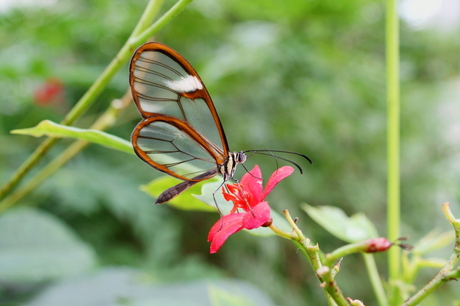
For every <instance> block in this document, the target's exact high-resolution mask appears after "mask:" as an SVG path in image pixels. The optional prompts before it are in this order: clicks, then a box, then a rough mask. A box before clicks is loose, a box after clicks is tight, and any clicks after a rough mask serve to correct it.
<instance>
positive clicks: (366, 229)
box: [302, 204, 378, 243]
mask: <svg viewBox="0 0 460 306" xmlns="http://www.w3.org/2000/svg"><path fill="white" fill-rule="evenodd" d="M302 209H303V210H304V211H305V212H306V213H307V214H308V215H309V216H310V218H312V219H313V220H315V221H316V222H317V223H318V224H319V225H321V226H322V227H323V228H324V229H326V230H327V231H328V232H329V233H331V234H332V235H333V236H335V237H337V238H339V239H341V240H343V241H346V242H349V243H351V242H357V241H361V240H363V239H367V238H372V237H378V233H377V230H376V228H375V226H374V225H373V224H372V222H371V221H370V220H369V219H368V218H367V217H366V216H365V215H364V214H361V213H358V214H355V215H353V216H351V217H348V216H347V215H346V214H345V213H344V212H343V210H341V209H340V208H337V207H333V206H318V207H313V206H310V205H308V204H304V205H302Z"/></svg>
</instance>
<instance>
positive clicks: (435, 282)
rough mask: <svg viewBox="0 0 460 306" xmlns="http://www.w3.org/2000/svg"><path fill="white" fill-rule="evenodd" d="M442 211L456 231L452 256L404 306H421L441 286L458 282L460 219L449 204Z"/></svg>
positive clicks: (459, 268) (444, 205)
mask: <svg viewBox="0 0 460 306" xmlns="http://www.w3.org/2000/svg"><path fill="white" fill-rule="evenodd" d="M442 210H443V213H444V216H445V217H446V219H447V220H448V221H449V222H450V223H451V224H452V226H453V227H454V231H455V245H454V250H453V252H452V255H450V257H449V260H447V262H446V264H445V265H444V267H442V269H441V270H440V271H439V272H438V274H437V275H436V276H435V277H434V278H433V279H432V280H431V281H430V282H429V283H428V284H427V285H426V286H425V287H423V288H422V289H420V290H419V291H418V292H417V293H416V294H414V295H413V296H412V297H411V298H409V299H407V300H406V301H405V302H404V304H403V306H415V305H418V304H420V302H421V301H422V300H424V299H425V298H426V297H427V296H428V295H430V294H431V293H433V292H434V291H435V290H436V289H437V288H438V287H439V286H441V285H442V284H444V283H445V282H448V281H452V280H457V278H458V277H459V275H460V267H457V269H454V268H455V266H456V265H457V264H458V263H459V261H460V219H455V217H454V215H453V214H452V211H451V210H450V207H449V203H444V204H443V206H442Z"/></svg>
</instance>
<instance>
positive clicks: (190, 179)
mask: <svg viewBox="0 0 460 306" xmlns="http://www.w3.org/2000/svg"><path fill="white" fill-rule="evenodd" d="M129 84H130V87H131V92H132V94H133V99H134V102H135V104H136V106H137V108H138V110H139V112H140V114H141V116H142V118H143V120H142V121H141V122H140V123H139V124H138V125H137V126H136V128H135V129H134V131H133V133H132V136H131V141H132V144H133V147H134V151H135V152H136V154H137V156H139V158H140V159H142V160H143V161H144V162H146V163H147V164H149V165H150V166H152V167H153V168H155V169H157V170H159V171H161V172H164V173H166V174H169V175H171V176H173V177H176V178H178V179H181V180H183V182H182V183H180V184H178V185H176V186H173V187H171V188H169V189H167V190H166V191H164V192H163V193H162V194H161V195H160V196H159V197H158V198H157V200H156V202H155V204H162V203H165V202H167V201H169V200H171V199H172V198H174V197H176V196H177V195H179V194H180V193H181V192H183V191H185V190H186V189H188V188H190V187H191V186H193V185H194V184H196V183H199V182H201V181H203V180H206V179H209V178H212V177H214V176H215V175H217V174H218V173H220V174H222V176H223V178H224V182H226V181H227V180H229V179H233V180H235V179H234V178H233V175H234V173H235V169H236V166H237V165H238V164H239V163H244V162H245V160H246V153H248V152H251V153H259V154H264V155H270V156H274V157H276V158H279V159H282V160H286V161H288V162H291V163H293V164H294V165H296V166H297V167H298V168H299V169H300V171H301V172H302V169H301V168H300V167H299V166H298V165H297V164H296V163H294V162H292V161H289V160H287V159H285V158H283V157H280V156H275V155H273V153H272V152H281V153H291V154H296V155H299V156H301V157H303V158H306V159H307V160H308V161H309V162H310V163H311V160H310V159H309V158H308V157H307V156H305V155H303V154H300V153H295V152H287V151H279V150H267V149H261V150H247V151H240V152H231V151H229V148H228V143H227V138H226V137H225V133H224V130H223V128H222V124H221V122H220V119H219V115H218V114H217V111H216V109H215V107H214V104H213V102H212V100H211V97H210V95H209V93H208V91H207V90H206V87H205V86H204V84H203V82H202V81H201V78H200V76H199V75H198V73H197V72H196V71H195V69H194V68H193V67H192V65H190V63H189V62H188V61H187V60H186V59H185V58H184V57H182V56H181V55H180V54H179V53H177V52H176V51H175V50H173V49H171V48H170V47H168V46H166V45H164V44H161V43H158V42H148V43H145V44H143V45H142V46H140V47H139V48H138V49H137V50H136V52H135V53H134V55H133V58H132V59H131V64H130V68H129ZM243 166H244V165H243Z"/></svg>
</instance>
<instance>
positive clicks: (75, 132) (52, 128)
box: [11, 120, 134, 154]
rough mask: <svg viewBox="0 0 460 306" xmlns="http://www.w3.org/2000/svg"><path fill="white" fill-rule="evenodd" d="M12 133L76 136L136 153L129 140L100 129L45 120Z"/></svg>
mask: <svg viewBox="0 0 460 306" xmlns="http://www.w3.org/2000/svg"><path fill="white" fill-rule="evenodd" d="M11 133H12V134H21V135H30V136H34V137H41V136H49V137H57V138H65V137H70V138H75V139H81V140H86V141H89V142H93V143H97V144H99V145H102V146H104V147H107V148H110V149H114V150H119V151H122V152H125V153H129V154H134V151H133V148H132V146H131V143H130V142H129V141H126V140H124V139H122V138H120V137H117V136H114V135H111V134H108V133H104V132H101V131H98V130H90V129H80V128H76V127H72V126H66V125H61V124H58V123H55V122H52V121H49V120H43V121H42V122H40V123H39V124H38V125H37V126H35V127H33V128H28V129H20V130H12V131H11Z"/></svg>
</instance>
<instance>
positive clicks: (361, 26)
mask: <svg viewBox="0 0 460 306" xmlns="http://www.w3.org/2000/svg"><path fill="white" fill-rule="evenodd" d="M413 2H414V1H410V0H406V1H405V2H403V7H402V8H403V10H402V12H403V13H404V14H405V15H404V18H403V19H402V20H401V101H402V109H401V167H402V168H401V186H402V194H401V197H402V198H401V201H402V202H401V203H402V219H403V227H402V235H408V236H410V240H409V243H415V241H417V240H418V239H419V238H420V237H422V236H424V235H425V234H426V233H428V232H429V231H431V230H432V229H433V228H439V229H440V230H442V231H446V230H449V229H450V225H449V224H448V223H447V222H446V221H445V219H444V217H443V216H442V213H441V209H440V205H441V204H442V203H443V202H447V201H448V202H451V203H452V204H453V205H452V209H453V211H454V213H456V214H457V215H458V214H460V209H459V205H458V203H459V197H460V193H459V190H460V189H459V188H458V186H459V184H458V183H459V178H460V175H459V173H460V171H459V170H460V164H459V162H458V161H459V158H458V157H459V153H460V145H459V138H460V137H459V135H460V133H459V131H460V125H459V122H460V120H459V118H460V104H459V100H460V99H459V97H460V89H459V88H460V86H459V85H460V78H459V75H460V73H459V72H460V71H459V70H460V69H459V66H460V61H459V54H460V52H459V50H460V40H459V39H458V37H459V34H460V31H459V30H460V28H459V23H458V22H457V23H456V22H455V18H453V19H451V22H450V23H449V22H447V21H448V18H447V17H445V18H444V17H443V16H444V15H442V14H446V12H448V11H449V9H448V8H449V6H448V3H451V4H452V3H453V2H454V1H438V2H440V3H444V5H445V6H444V8H443V10H440V11H439V12H437V14H438V15H435V17H437V19H436V18H435V19H432V20H431V21H425V22H422V21H423V20H422V21H421V20H418V22H416V21H414V20H413V19H411V18H415V17H417V16H413V15H411V12H412V11H414V12H416V11H417V10H416V9H415V7H416V6H411V3H413ZM6 3H7V2H5V5H2V7H0V9H1V11H0V45H1V48H0V89H1V102H0V105H1V107H0V154H1V155H0V156H1V159H0V178H1V182H2V184H3V182H5V181H6V180H7V179H8V178H9V177H10V175H11V174H12V173H13V171H14V170H15V169H16V168H17V167H19V165H20V164H21V163H23V162H24V160H25V159H26V158H27V157H28V156H29V155H30V153H31V152H33V150H34V149H35V148H36V146H37V145H38V144H39V143H40V142H41V141H42V139H37V138H32V137H28V136H21V135H11V134H9V131H10V130H12V129H19V128H27V127H31V126H35V125H36V124H37V123H39V122H40V121H41V120H44V119H50V120H53V121H56V122H59V121H60V120H61V119H62V118H63V117H64V115H65V114H66V112H67V111H68V110H70V108H71V106H72V105H73V104H75V102H76V101H77V100H78V99H79V98H80V97H81V95H82V94H83V93H84V92H85V91H86V90H87V89H88V87H89V86H90V85H91V84H92V83H93V82H94V80H95V79H96V78H97V77H98V75H99V74H100V73H101V72H102V71H103V69H104V68H105V67H106V65H107V64H108V63H109V62H110V60H111V59H112V58H113V57H114V55H115V54H116V52H117V51H118V50H119V48H120V47H121V46H122V44H123V43H124V42H125V40H126V39H127V38H128V36H129V34H130V33H131V31H132V29H133V27H134V26H135V24H136V22H137V20H138V19H139V18H140V16H141V14H142V11H143V9H144V7H145V5H146V1H121V0H96V1H94V0H93V1H82V0H78V1H75V0H73V1H70V0H61V1H44V2H43V4H40V3H39V2H33V4H30V5H26V4H24V5H19V6H14V7H9V6H8V5H6ZM31 3H32V2H31ZM173 4H174V2H173V1H165V5H164V6H163V7H162V9H161V12H164V11H166V10H167V9H168V8H169V7H170V6H171V5H173ZM446 7H447V9H446ZM433 11H434V10H433ZM457 11H458V7H457ZM434 12H435V13H436V11H434ZM384 17H385V7H384V4H383V3H382V2H376V1H369V0H351V1H320V0H311V1H303V0H290V1H284V2H282V4H281V2H278V1H270V0H258V1H231V0H222V1H211V0H195V1H194V2H192V4H191V5H190V6H189V7H188V8H187V9H186V10H185V11H184V12H182V13H181V14H180V15H179V16H178V17H177V18H176V19H174V20H173V21H172V22H171V23H170V24H169V25H167V26H166V27H165V28H164V29H163V30H162V31H161V32H160V33H159V34H158V35H157V36H156V37H155V40H157V41H160V42H163V43H165V44H167V45H169V46H171V47H173V48H174V49H176V50H177V51H179V52H180V53H181V54H182V55H183V56H184V57H185V58H187V59H188V60H189V61H190V62H191V63H192V65H194V67H195V69H196V70H197V71H198V72H199V73H200V75H201V77H202V79H203V80H204V82H205V83H206V86H207V87H208V90H209V92H210V93H211V96H212V97H213V100H214V103H215V105H216V108H217V110H218V112H219V115H220V118H221V120H222V122H223V125H224V128H225V130H226V134H227V138H228V141H229V144H230V149H231V150H233V151H239V150H247V149H257V148H262V147H266V148H270V149H279V150H289V151H295V152H301V153H304V154H306V155H308V156H309V157H310V158H311V159H312V160H313V162H314V164H313V165H309V164H308V163H307V162H305V161H303V160H296V162H298V163H300V164H301V166H302V168H303V169H304V172H305V173H304V175H302V176H301V175H300V174H299V173H298V172H297V173H295V174H294V175H293V176H291V177H290V178H289V179H286V180H285V181H283V182H282V184H281V185H280V187H278V188H277V189H275V192H273V193H272V194H271V195H270V198H269V201H270V203H271V205H272V207H273V209H275V210H277V211H278V212H281V211H282V210H283V209H289V210H290V212H291V214H292V215H293V216H298V217H299V223H298V224H299V226H300V228H301V229H302V230H303V231H304V233H305V234H306V236H308V237H310V238H311V239H312V240H313V241H315V242H318V243H319V244H320V247H321V248H322V250H323V251H324V252H330V251H332V250H334V249H335V248H337V247H339V246H341V245H342V242H340V241H339V240H338V239H336V238H334V237H332V236H331V235H330V234H328V233H327V232H325V231H324V230H323V229H321V228H320V227H319V226H318V225H317V224H315V223H314V222H313V221H312V220H311V219H309V218H308V217H307V215H306V214H305V213H304V212H302V211H301V210H300V209H299V204H301V203H302V202H306V203H309V204H311V205H332V206H338V207H340V208H342V209H343V210H345V211H346V212H347V213H348V214H354V213H357V212H363V213H365V214H366V215H367V216H368V217H369V218H370V219H371V220H372V221H373V222H375V224H376V226H377V228H378V229H379V232H380V235H382V236H384V235H385V233H386V221H385V217H384V216H385V213H386V207H385V202H386V98H385V52H384V50H385V40H384V28H385V24H384ZM457 17H459V13H458V12H457ZM459 18H460V17H459ZM459 18H457V20H458V19H459ZM441 21H442V22H441ZM127 86H128V71H127V65H125V67H124V68H123V69H122V70H121V71H120V72H119V73H118V74H117V75H116V77H115V78H114V79H113V80H112V82H111V83H110V85H109V86H108V88H107V89H106V90H105V91H104V92H103V93H102V95H100V97H99V98H98V100H97V102H96V103H95V104H94V106H93V107H92V108H91V109H90V111H88V112H87V113H86V114H85V116H84V117H83V118H81V119H80V120H79V121H78V122H77V124H76V125H77V126H79V127H85V128H86V127H88V126H89V125H90V124H91V123H92V122H93V120H94V119H95V118H97V116H98V115H99V114H100V113H101V112H102V111H103V110H105V108H106V107H107V106H108V105H109V103H110V102H111V101H112V100H113V99H116V98H120V97H121V96H122V95H123V93H124V92H125V91H126V89H127ZM50 88H51V89H50ZM53 90H54V91H53ZM50 93H56V94H50ZM139 120H140V118H139V114H138V112H137V110H136V109H135V107H134V105H132V106H131V107H130V108H129V109H127V110H126V111H125V112H124V114H123V116H122V117H121V119H120V120H119V121H118V122H117V124H116V125H115V127H113V128H112V129H111V130H109V131H108V132H109V133H112V134H115V135H118V136H120V137H122V138H125V139H129V137H130V134H131V131H132V130H133V128H134V126H135V125H136V124H137V122H138V121H139ZM70 143H71V141H70V140H62V141H60V142H59V144H58V145H57V146H56V147H55V148H54V149H53V150H52V151H51V153H50V154H49V155H48V156H47V157H46V158H45V162H46V161H50V160H52V158H53V156H56V155H57V154H59V152H61V151H62V149H63V148H65V147H66V146H67V145H68V144H70ZM45 162H41V163H40V166H43V165H44V164H45ZM256 163H257V164H259V165H260V166H261V167H262V171H263V173H264V174H265V176H266V177H268V174H269V173H271V172H272V171H274V169H276V167H277V164H276V163H275V162H274V161H273V159H271V158H268V157H263V156H253V157H251V158H250V159H249V160H248V162H247V163H246V165H247V166H248V167H249V168H252V166H253V165H254V164H256ZM280 164H282V163H280ZM240 168H241V167H240ZM243 173H244V170H243V169H239V171H238V175H237V176H241V175H242V174H243ZM160 176H161V175H160V173H159V172H157V171H155V170H153V169H152V168H150V167H148V166H147V165H146V164H144V163H143V162H142V161H140V160H139V159H137V158H136V157H135V156H134V155H133V156H127V155H126V154H124V153H120V152H115V151H111V150H108V149H105V148H102V147H98V146H95V145H92V146H90V147H88V148H87V149H86V150H84V151H83V152H82V153H81V154H79V155H78V156H77V157H76V158H75V159H73V160H72V161H71V162H70V163H68V164H67V165H66V166H65V167H64V168H62V169H61V170H60V171H59V172H58V173H56V174H55V175H54V176H53V177H51V178H50V179H49V180H47V181H46V183H45V184H43V185H42V186H40V188H39V189H37V190H36V191H34V192H33V193H32V194H31V195H30V196H28V197H27V198H25V199H23V200H21V203H20V204H21V207H18V208H15V209H13V210H10V211H8V212H7V213H5V214H4V215H2V216H0V303H5V304H8V305H9V303H12V304H11V305H16V304H13V303H15V302H27V303H29V304H28V305H46V304H47V303H49V300H47V299H46V296H47V295H46V294H48V295H50V296H52V294H51V293H50V292H51V291H50V290H51V289H53V290H56V291H55V292H58V293H56V294H58V295H59V292H61V293H62V291H59V290H64V289H62V286H64V288H65V285H66V284H67V285H69V284H70V285H69V286H70V287H71V288H77V287H78V286H77V285H75V283H73V282H74V281H75V277H77V280H80V281H81V284H84V285H81V286H83V287H82V288H87V289H88V288H89V289H88V290H86V291H85V290H84V291H83V292H85V294H87V295H89V296H92V295H94V296H97V295H98V294H103V293H104V292H103V291H104V290H105V289H104V288H105V286H109V284H111V282H112V281H115V279H117V277H118V276H119V277H121V278H123V277H128V276H129V277H133V278H136V279H142V280H143V282H144V283H149V284H160V285H163V284H165V285H166V284H176V283H178V282H186V281H192V280H193V281H194V282H195V283H196V282H197V281H198V280H203V279H214V280H216V281H217V279H226V278H229V279H238V280H241V281H245V282H246V283H244V284H252V286H255V287H256V288H258V290H259V291H260V292H262V294H265V295H266V296H268V297H269V299H271V301H272V302H273V303H274V304H276V305H318V304H321V305H324V304H325V303H326V302H325V300H324V297H323V295H322V290H321V289H320V288H319V286H318V283H317V280H316V278H315V276H314V272H313V271H312V270H311V268H310V267H309V265H308V263H307V262H305V260H304V258H303V257H302V256H301V255H300V254H299V253H298V252H296V249H295V247H294V246H293V245H292V244H291V243H290V242H289V241H284V240H283V239H279V238H276V237H271V238H256V237H253V236H251V235H247V234H246V233H238V234H237V235H235V236H232V237H231V238H230V239H229V241H228V242H227V243H226V244H225V245H224V247H223V248H222V249H221V250H220V252H219V253H218V254H216V255H209V254H208V252H209V246H208V243H207V242H206V236H207V231H208V230H209V228H210V227H211V225H212V224H213V223H214V222H215V221H216V220H217V218H218V215H217V214H210V213H200V212H189V211H187V212H183V211H178V210H174V209H172V208H170V207H168V206H166V205H165V206H155V207H154V206H152V205H151V204H152V203H153V199H152V198H149V197H148V196H147V195H145V194H143V193H142V192H141V191H140V190H139V185H141V184H145V183H147V182H149V181H150V180H151V179H153V178H157V177H160ZM2 229H3V230H2ZM15 240H20V241H25V243H24V247H23V248H22V249H14V250H10V249H8V248H7V247H6V246H8V245H10V243H11V241H15ZM47 244H49V246H48V247H47V248H45V250H44V249H43V245H45V246H46V245H47ZM2 246H3V247H2ZM46 249H47V251H48V252H46ZM449 254H450V249H446V250H444V252H440V253H439V254H438V255H439V257H441V258H446V257H447V256H448V255H449ZM376 258H377V261H378V263H379V265H380V267H381V272H382V276H383V277H385V264H386V257H385V254H379V255H376ZM66 260H67V261H66ZM69 261H70V262H71V263H72V264H70V265H69ZM37 262H38V263H40V265H41V268H39V269H37V265H36V263H37ZM48 265H49V266H48ZM120 267H123V268H120ZM114 271H115V272H114ZM112 272H113V273H115V274H116V275H117V277H113V276H111V275H112V274H110V273H112ZM104 273H105V274H104ZM132 273H134V274H132ZM434 273H436V270H427V271H426V273H424V274H423V275H422V276H421V277H420V279H419V280H418V284H424V283H426V282H427V281H428V280H429V277H430V276H433V275H434ZM88 275H90V276H88ZM101 275H102V276H101ZM107 275H108V276H107ZM127 275H128V276H127ZM133 275H134V276H133ZM122 276H123V277H122ZM78 277H80V278H78ZM91 277H92V278H91ZM97 277H99V278H97ZM88 278H90V279H91V281H92V282H90V281H89V280H88ZM337 279H338V282H339V283H341V285H342V289H343V290H344V291H345V292H344V293H345V296H351V297H353V298H358V299H362V300H363V301H364V302H365V303H366V305H376V304H374V302H373V301H374V297H373V294H372V291H371V289H370V287H369V282H368V281H367V276H366V274H365V271H364V265H363V262H362V259H361V257H359V256H350V257H347V258H346V259H345V260H344V261H343V262H342V266H341V272H340V274H339V275H338V278H337ZM72 284H74V285H72ZM79 284H80V283H79ZM89 284H91V285H89ZM187 284H188V283H187ZM59 286H61V287H59ZM85 286H87V287H85ZM110 286H111V285H110ZM120 286H121V285H120ZM455 286H457V289H456V291H455ZM111 287H112V288H114V287H116V286H115V285H114V286H111ZM59 288H61V289H59ZM181 288H182V287H181ZM243 288H250V287H249V285H246V287H245V286H243ZM136 290H138V288H136ZM145 290H146V291H148V289H145ZM244 290H246V289H244ZM244 290H243V291H244ZM120 292H121V291H120ZM133 292H134V291H133ZM135 292H137V291H135ZM172 292H177V291H172ZM246 293H247V292H246ZM73 294H75V292H74V291H72V293H71V292H70V291H69V292H67V296H68V297H69V298H71V297H72V295H73ZM173 294H176V293H173ZM120 295H121V296H123V294H120ZM127 296H128V295H127ZM134 296H135V297H132V298H127V297H125V299H123V298H122V297H119V298H118V300H117V302H116V303H117V304H121V305H141V304H142V303H141V302H140V301H139V297H140V296H143V295H142V294H140V293H137V294H135V295H134ZM185 296H187V295H186V294H185ZM287 297H288V298H287ZM454 297H456V298H457V299H460V294H459V290H458V285H456V284H448V285H445V286H443V287H442V288H441V290H440V291H439V293H437V295H436V299H438V301H442V299H444V298H445V299H446V301H449V300H452V299H453V298H454ZM262 298H263V297H262ZM146 299H147V300H148V298H146ZM177 299H179V296H177ZM143 301H144V300H143ZM149 301H150V300H149ZM152 301H153V300H152ZM40 303H42V304H40ZM85 304H86V303H85V302H80V303H79V304H77V305H85ZM259 304H260V305H262V303H261V302H259ZM48 305H51V304H48ZM56 305H58V304H56ZM61 305H62V304H61ZM66 305H70V304H66ZM88 305H89V303H88ZM101 305H102V304H101ZM104 305H105V304H104ZM142 305H144V304H142ZM145 305H147V304H145ZM149 305H154V304H153V302H152V303H151V304H149ZM159 305H165V304H159ZM183 305H186V304H183ZM197 305H205V304H197ZM241 305H242V304H241ZM427 305H428V304H427ZM438 305H439V304H438Z"/></svg>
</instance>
